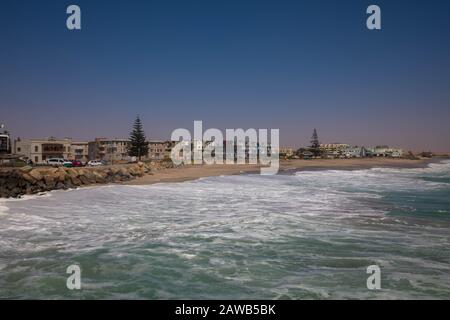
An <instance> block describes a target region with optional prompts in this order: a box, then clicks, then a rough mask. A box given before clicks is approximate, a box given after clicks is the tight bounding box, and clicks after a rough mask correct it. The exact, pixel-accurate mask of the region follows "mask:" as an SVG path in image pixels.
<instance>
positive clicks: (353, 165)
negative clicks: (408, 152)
mask: <svg viewBox="0 0 450 320" xmlns="http://www.w3.org/2000/svg"><path fill="white" fill-rule="evenodd" d="M445 159H448V158H431V159H419V160H409V159H391V158H362V159H314V160H300V159H298V160H297V159H295V160H280V169H279V172H278V174H289V173H290V172H298V171H323V170H364V169H372V168H404V169H408V168H411V169H413V168H426V167H427V166H428V165H429V164H431V163H439V162H441V161H442V160H445ZM260 168H261V165H252V164H242V165H237V164H233V165H229V164H222V165H189V166H184V167H179V168H170V169H162V170H158V171H155V172H152V173H150V174H146V175H144V176H143V177H139V178H137V179H134V180H131V181H127V182H123V183H121V184H123V185H135V186H136V185H151V184H155V183H170V182H185V181H192V180H197V179H200V178H207V177H217V176H223V175H226V176H229V175H239V174H252V173H255V174H257V173H259V171H260Z"/></svg>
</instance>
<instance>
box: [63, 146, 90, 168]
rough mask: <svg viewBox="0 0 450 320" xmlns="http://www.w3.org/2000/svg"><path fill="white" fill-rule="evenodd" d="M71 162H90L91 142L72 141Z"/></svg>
mask: <svg viewBox="0 0 450 320" xmlns="http://www.w3.org/2000/svg"><path fill="white" fill-rule="evenodd" d="M68 159H69V160H76V161H80V162H82V163H86V162H88V161H89V142H87V141H72V143H71V145H70V154H69V157H68Z"/></svg>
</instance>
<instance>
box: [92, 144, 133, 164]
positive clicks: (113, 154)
mask: <svg viewBox="0 0 450 320" xmlns="http://www.w3.org/2000/svg"><path fill="white" fill-rule="evenodd" d="M130 143H131V142H130V140H128V139H118V138H114V139H109V138H95V140H94V141H90V142H89V143H88V155H89V159H90V160H102V161H105V162H108V163H120V162H128V161H130V160H131V157H130V156H129V155H128V147H129V145H130Z"/></svg>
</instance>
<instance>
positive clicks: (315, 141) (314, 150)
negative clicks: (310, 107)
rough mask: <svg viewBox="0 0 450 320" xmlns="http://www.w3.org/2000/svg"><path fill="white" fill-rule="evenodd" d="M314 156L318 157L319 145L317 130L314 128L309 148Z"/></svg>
mask: <svg viewBox="0 0 450 320" xmlns="http://www.w3.org/2000/svg"><path fill="white" fill-rule="evenodd" d="M309 149H310V150H311V152H312V153H313V154H314V156H319V155H320V143H319V136H318V135H317V130H316V129H315V128H314V132H313V135H312V137H311V146H310V147H309Z"/></svg>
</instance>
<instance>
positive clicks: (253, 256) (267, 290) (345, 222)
mask: <svg viewBox="0 0 450 320" xmlns="http://www.w3.org/2000/svg"><path fill="white" fill-rule="evenodd" d="M74 264H76V265H79V266H80V268H81V290H69V289H67V287H66V280H67V277H68V276H69V274H67V273H66V269H67V267H68V266H70V265H74ZM370 265H377V266H379V267H380V270H381V289H379V290H369V289H368V288H367V284H366V282H367V278H368V277H369V276H370V274H367V267H368V266H370ZM0 298H8V299H449V298H450V161H448V160H446V161H443V162H441V163H433V164H430V165H429V166H428V167H427V168H417V169H400V168H395V169H394V168H374V169H367V170H353V171H345V170H323V171H302V172H288V173H285V174H280V175H277V176H261V175H256V174H255V175H253V174H246V175H239V176H221V177H211V178H204V179H199V180H196V181H190V182H182V183H161V184H155V185H149V186H123V185H110V186H99V187H89V188H82V189H78V190H70V191H54V192H50V193H48V194H45V195H42V196H30V197H25V198H23V199H11V200H10V199H8V200H5V199H4V200H0Z"/></svg>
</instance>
